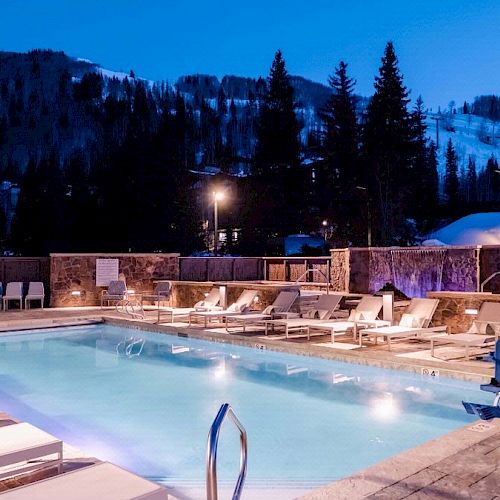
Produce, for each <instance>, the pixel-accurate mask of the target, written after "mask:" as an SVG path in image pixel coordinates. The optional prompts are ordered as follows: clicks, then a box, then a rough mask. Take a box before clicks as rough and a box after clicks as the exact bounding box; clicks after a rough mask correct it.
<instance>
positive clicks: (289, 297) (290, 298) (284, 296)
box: [226, 290, 299, 332]
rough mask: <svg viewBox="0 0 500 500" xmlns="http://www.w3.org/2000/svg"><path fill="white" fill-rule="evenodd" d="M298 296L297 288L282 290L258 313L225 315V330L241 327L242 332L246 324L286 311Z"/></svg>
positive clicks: (260, 321) (261, 320)
mask: <svg viewBox="0 0 500 500" xmlns="http://www.w3.org/2000/svg"><path fill="white" fill-rule="evenodd" d="M298 296H299V292H298V290H283V291H281V292H280V293H279V294H278V296H277V297H276V299H275V300H274V302H273V303H272V304H271V305H270V306H267V307H266V308H265V309H264V310H263V311H262V312H260V313H249V314H236V315H234V316H226V330H227V331H229V329H230V328H231V327H233V328H235V327H242V328H243V332H245V328H246V326H247V325H255V324H259V323H263V322H264V321H266V320H268V319H272V317H273V314H276V313H286V312H288V311H289V310H290V308H291V307H292V305H293V303H294V302H295V300H296V299H297V297H298ZM231 323H235V325H231Z"/></svg>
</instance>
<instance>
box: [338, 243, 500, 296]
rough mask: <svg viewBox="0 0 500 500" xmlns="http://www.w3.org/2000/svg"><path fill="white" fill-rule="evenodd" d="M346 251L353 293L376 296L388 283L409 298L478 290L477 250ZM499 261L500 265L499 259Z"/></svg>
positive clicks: (350, 286) (444, 248) (355, 249)
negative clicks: (443, 292)
mask: <svg viewBox="0 0 500 500" xmlns="http://www.w3.org/2000/svg"><path fill="white" fill-rule="evenodd" d="M347 251H348V253H349V290H350V291H351V292H356V293H373V292H376V291H378V290H380V289H381V288H382V287H383V286H384V285H385V284H386V283H391V284H392V285H394V286H395V287H396V288H398V289H399V290H401V291H402V292H403V293H405V294H406V295H407V296H409V297H424V296H425V295H426V294H427V292H429V291H439V290H450V291H464V292H475V291H477V289H478V270H479V269H478V265H479V259H478V252H479V250H478V249H477V248H476V247H436V248H425V247H408V248H399V247H388V248H381V247H379V248H375V247H374V248H369V249H368V248H349V249H348V250H347ZM333 254H334V251H332V256H333ZM498 262H499V263H498V265H499V266H500V256H499V261H498ZM499 283H500V281H499Z"/></svg>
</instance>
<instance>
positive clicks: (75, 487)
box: [0, 462, 168, 500]
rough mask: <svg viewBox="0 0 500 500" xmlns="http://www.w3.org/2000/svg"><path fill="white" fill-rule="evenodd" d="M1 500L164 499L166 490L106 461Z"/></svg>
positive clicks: (0, 495) (13, 492)
mask: <svg viewBox="0 0 500 500" xmlns="http://www.w3.org/2000/svg"><path fill="white" fill-rule="evenodd" d="M0 498H1V499H2V500H89V499H99V500H139V499H140V500H167V499H168V494H167V490H165V489H164V488H162V487H161V486H160V485H158V484H155V483H153V482H151V481H148V480H146V479H143V478H142V477H139V476H136V475H135V474H132V473H131V472H128V471H126V470H124V469H121V468H120V467H117V466H116V465H113V464H110V463H109V462H101V463H99V464H96V465H90V466H88V467H83V468H81V469H77V470H74V471H71V472H66V473H65V474H61V475H59V476H55V477H51V478H49V479H44V480H42V481H37V482H36V483H30V484H27V485H25V486H21V487H19V488H14V489H12V490H7V491H5V492H4V493H0Z"/></svg>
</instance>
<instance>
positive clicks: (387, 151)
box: [362, 42, 413, 244]
mask: <svg viewBox="0 0 500 500" xmlns="http://www.w3.org/2000/svg"><path fill="white" fill-rule="evenodd" d="M408 102H409V100H408V92H407V90H406V87H405V86H404V85H403V77H402V76H401V74H400V72H399V69H398V60H397V57H396V53H395V51H394V46H393V44H392V42H388V43H387V45H386V48H385V52H384V56H383V57H382V65H381V67H380V70H379V75H378V76H377V77H376V78H375V94H374V95H373V97H372V99H371V101H370V103H369V105H368V108H367V113H366V120H365V126H364V130H363V157H364V159H363V162H362V165H363V166H364V167H365V169H366V170H365V172H364V176H363V177H364V178H365V179H366V183H365V186H366V187H367V188H368V189H369V196H370V198H371V199H372V200H373V203H372V210H373V212H374V218H373V221H374V224H373V230H374V231H373V232H374V241H375V243H376V244H395V243H401V235H402V233H403V232H404V230H405V224H406V218H407V216H408V213H409V211H410V210H409V207H410V205H411V201H412V200H411V196H410V194H411V193H410V189H411V179H412V175H411V174H412V156H413V145H412V141H411V133H410V116H409V113H408V110H407V104H408Z"/></svg>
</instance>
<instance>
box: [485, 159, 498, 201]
mask: <svg viewBox="0 0 500 500" xmlns="http://www.w3.org/2000/svg"><path fill="white" fill-rule="evenodd" d="M485 175H486V201H497V200H498V195H499V184H500V170H499V169H498V161H497V159H496V158H495V155H494V154H492V155H491V156H490V157H489V158H488V163H487V164H486V169H485Z"/></svg>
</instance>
